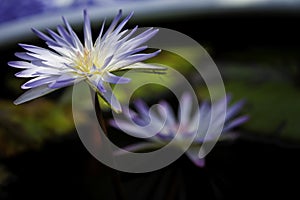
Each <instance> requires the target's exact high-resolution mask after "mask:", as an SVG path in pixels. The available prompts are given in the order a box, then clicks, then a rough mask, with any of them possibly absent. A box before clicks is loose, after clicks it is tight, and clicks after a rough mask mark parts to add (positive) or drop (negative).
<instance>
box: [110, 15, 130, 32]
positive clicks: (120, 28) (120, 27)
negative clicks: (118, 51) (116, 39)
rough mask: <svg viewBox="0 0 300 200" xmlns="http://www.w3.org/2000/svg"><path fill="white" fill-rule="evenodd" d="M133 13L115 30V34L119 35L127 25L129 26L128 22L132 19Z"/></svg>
mask: <svg viewBox="0 0 300 200" xmlns="http://www.w3.org/2000/svg"><path fill="white" fill-rule="evenodd" d="M133 13H134V12H133V11H132V12H130V13H129V15H127V17H126V18H125V19H124V20H123V21H122V22H121V23H120V24H119V26H118V27H117V28H116V29H115V31H114V32H115V34H117V33H119V32H120V31H121V30H122V28H123V27H124V26H125V24H127V22H128V21H129V20H130V18H131V17H132V15H133Z"/></svg>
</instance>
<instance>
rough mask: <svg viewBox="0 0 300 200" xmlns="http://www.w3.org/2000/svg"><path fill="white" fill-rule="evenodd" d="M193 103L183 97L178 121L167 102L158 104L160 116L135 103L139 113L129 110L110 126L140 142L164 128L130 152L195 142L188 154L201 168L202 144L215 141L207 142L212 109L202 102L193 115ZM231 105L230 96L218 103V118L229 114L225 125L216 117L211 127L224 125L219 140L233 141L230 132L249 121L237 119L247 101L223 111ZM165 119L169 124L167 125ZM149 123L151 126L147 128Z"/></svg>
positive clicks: (143, 104) (216, 103)
mask: <svg viewBox="0 0 300 200" xmlns="http://www.w3.org/2000/svg"><path fill="white" fill-rule="evenodd" d="M190 102H191V96H190V94H188V93H185V94H183V96H182V98H181V100H180V105H181V106H182V108H181V109H179V110H178V118H176V117H175V114H174V112H173V110H172V108H171V106H170V105H169V104H168V103H167V102H165V101H161V102H160V103H159V105H160V107H159V108H160V109H158V113H155V112H152V111H151V112H150V110H149V107H148V106H147V105H146V104H145V103H144V102H143V101H141V100H138V101H136V102H135V110H136V111H137V112H135V111H134V110H131V109H129V110H128V112H124V114H125V115H126V117H125V118H124V119H121V120H120V119H118V120H111V121H110V124H111V125H112V126H114V127H115V128H118V129H121V130H123V131H125V132H126V133H128V134H130V135H133V136H137V137H140V138H147V135H148V136H152V135H153V130H157V128H158V127H162V128H160V130H159V131H157V132H156V134H155V135H153V136H152V137H148V138H147V139H148V140H149V141H147V142H146V143H138V144H133V145H130V146H127V147H125V150H127V151H141V150H144V149H147V148H153V147H156V148H157V147H158V148H159V147H163V146H164V145H166V144H168V143H169V142H170V141H171V140H173V141H174V140H175V143H174V144H176V146H177V147H179V148H180V147H182V146H184V145H181V144H187V142H188V141H190V140H191V138H193V142H192V144H191V146H190V147H189V149H188V150H187V151H186V152H185V153H186V155H187V156H188V157H189V158H190V159H191V160H192V161H193V162H194V163H195V164H196V165H197V166H199V167H202V166H204V164H205V161H204V159H200V158H199V157H198V153H199V150H200V147H201V144H203V142H209V141H210V140H211V139H212V138H211V139H210V138H206V139H205V140H204V136H205V135H206V132H207V130H208V127H209V124H210V120H211V112H212V109H211V108H212V107H211V104H209V103H208V102H203V103H202V104H201V106H200V107H199V110H198V111H199V112H195V113H192V104H191V103H190ZM229 102H230V96H227V97H225V98H223V99H221V100H219V101H217V102H215V105H214V108H215V111H214V112H216V113H217V114H218V115H217V116H219V115H220V114H221V113H224V112H226V117H225V122H224V121H223V120H222V119H219V118H218V117H217V118H216V119H215V121H213V122H212V127H210V128H212V130H214V129H215V128H217V127H220V126H223V125H224V126H223V129H222V134H221V138H220V139H226V138H232V136H234V135H233V134H228V133H229V131H230V130H231V129H232V128H234V127H236V126H238V125H240V124H242V123H244V122H246V121H247V120H248V116H241V117H237V118H234V117H235V116H236V115H237V114H238V112H239V111H240V110H241V108H242V107H243V105H244V101H239V102H237V103H235V104H233V105H232V106H230V107H227V110H223V106H222V105H224V103H225V105H227V104H228V103H229ZM150 116H151V117H150ZM165 117H166V118H165ZM233 118H234V119H233ZM130 119H132V121H133V122H135V123H136V124H137V125H139V126H141V127H142V128H143V129H140V130H137V128H136V125H135V124H132V123H130V122H129V121H130ZM164 119H166V120H165V121H164ZM128 120H129V121H128ZM150 123H151V126H148V125H149V124H150ZM141 130H143V131H141ZM149 134H152V135H149ZM176 135H177V136H176ZM175 136H176V137H175ZM117 154H118V153H117Z"/></svg>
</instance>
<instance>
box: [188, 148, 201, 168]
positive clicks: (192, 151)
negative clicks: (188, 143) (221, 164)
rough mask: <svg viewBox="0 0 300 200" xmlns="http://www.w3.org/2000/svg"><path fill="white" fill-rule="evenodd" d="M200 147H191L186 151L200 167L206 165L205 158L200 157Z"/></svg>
mask: <svg viewBox="0 0 300 200" xmlns="http://www.w3.org/2000/svg"><path fill="white" fill-rule="evenodd" d="M199 150H200V149H199V148H195V147H191V148H190V149H188V150H187V151H186V155H187V156H188V157H189V158H190V159H191V160H192V161H193V163H194V164H195V165H196V166H198V167H204V166H205V159H204V158H199V156H198V154H199Z"/></svg>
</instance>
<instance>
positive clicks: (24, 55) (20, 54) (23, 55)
mask: <svg viewBox="0 0 300 200" xmlns="http://www.w3.org/2000/svg"><path fill="white" fill-rule="evenodd" d="M15 56H16V57H18V58H21V59H23V60H28V61H34V60H36V58H35V57H33V56H30V55H28V54H27V53H26V52H17V53H15Z"/></svg>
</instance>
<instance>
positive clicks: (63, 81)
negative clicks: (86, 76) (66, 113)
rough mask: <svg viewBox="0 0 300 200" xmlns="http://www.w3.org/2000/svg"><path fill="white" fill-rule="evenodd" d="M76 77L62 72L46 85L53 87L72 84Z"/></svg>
mask: <svg viewBox="0 0 300 200" xmlns="http://www.w3.org/2000/svg"><path fill="white" fill-rule="evenodd" d="M76 79H77V77H74V76H70V75H68V74H63V75H61V76H60V77H58V78H57V79H56V81H55V82H53V83H51V84H49V85H48V86H49V88H53V89H55V88H62V87H66V86H70V85H73V84H74V83H75V81H76ZM77 81H78V80H77Z"/></svg>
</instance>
